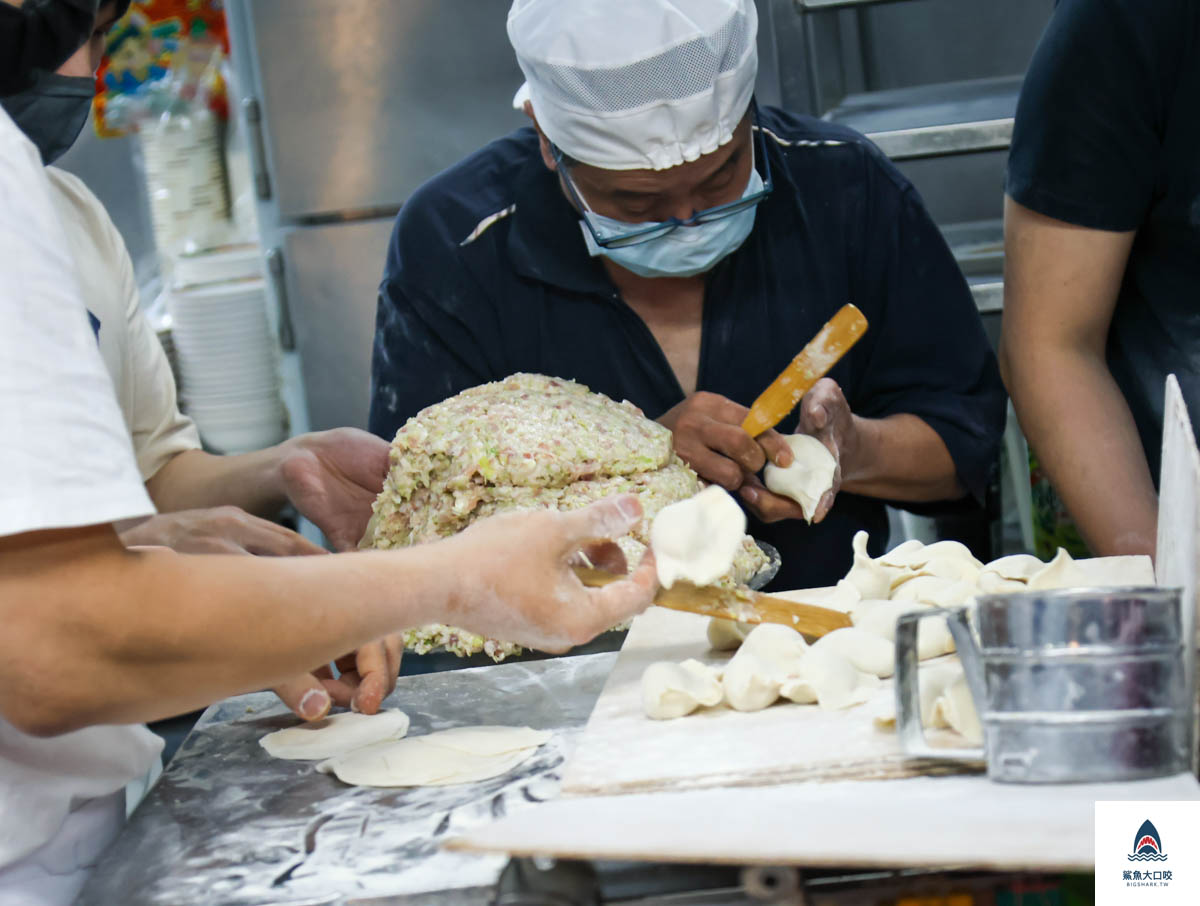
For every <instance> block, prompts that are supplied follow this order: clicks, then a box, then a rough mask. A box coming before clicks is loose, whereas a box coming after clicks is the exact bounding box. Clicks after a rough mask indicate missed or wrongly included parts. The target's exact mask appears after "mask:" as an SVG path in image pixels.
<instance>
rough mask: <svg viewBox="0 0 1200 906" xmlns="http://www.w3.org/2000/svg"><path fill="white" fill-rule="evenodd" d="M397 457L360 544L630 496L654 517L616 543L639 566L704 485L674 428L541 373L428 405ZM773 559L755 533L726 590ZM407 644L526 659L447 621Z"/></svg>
mask: <svg viewBox="0 0 1200 906" xmlns="http://www.w3.org/2000/svg"><path fill="white" fill-rule="evenodd" d="M390 457H391V466H390V469H389V472H388V476H387V478H386V480H385V481H384V485H383V490H382V492H381V493H380V494H379V497H378V499H376V501H375V506H374V513H373V515H372V517H371V522H370V524H369V525H368V527H367V532H366V535H365V536H364V537H363V540H362V542H361V544H360V545H359V546H360V547H362V548H376V549H379V550H387V549H389V548H393V547H407V546H410V545H414V544H422V543H424V542H427V541H436V540H437V539H439V538H446V537H449V536H450V535H454V534H457V533H458V532H461V531H462V530H463V529H464V528H466V527H467V526H468V525H470V524H471V523H472V522H475V521H476V520H479V519H483V518H486V517H487V516H492V515H495V514H497V513H508V512H516V511H520V510H534V509H556V510H573V509H578V508H580V507H584V506H587V505H588V504H589V503H591V502H593V501H595V500H599V499H601V498H602V497H607V496H610V495H612V494H623V493H631V494H636V495H637V496H638V498H639V499H640V500H641V503H642V509H643V510H644V511H645V518H644V519H643V520H642V522H641V523H640V524H639V525H637V526H636V527H635V528H634V530H633V531H632V532H631V533H630V534H629V535H628V536H627V537H625V538H622V539H620V541H618V544H619V545H620V546H621V548H622V550H623V551H624V553H625V557H626V559H627V560H628V561H629V565H630V567H631V568H632V567H633V566H635V565H636V564H637V562H638V560H639V559H640V558H641V555H642V552H643V551H645V549H646V546H647V545H648V544H649V526H650V522H651V521H652V520H653V518H654V515H655V514H656V513H657V512H658V511H659V510H661V509H662V508H663V507H665V506H666V505H667V504H670V503H674V502H676V501H678V500H683V499H686V498H688V497H691V496H692V495H693V494H695V493H697V492H698V491H699V490H700V489H701V488H702V487H703V486H704V485H703V483H702V482H701V481H700V479H699V477H698V476H697V475H696V473H695V472H693V471H692V470H691V469H690V468H688V466H687V465H686V464H685V463H684V462H683V461H682V460H681V459H680V458H679V457H678V456H676V455H675V453H674V452H673V450H672V445H671V432H670V430H669V429H667V428H665V427H663V426H662V425H660V424H658V423H657V422H654V421H651V420H650V419H648V418H646V417H645V416H644V415H642V413H641V411H640V410H639V409H638V408H637V407H636V406H634V405H632V404H631V403H628V402H623V403H615V402H613V401H612V400H610V399H609V398H608V397H606V396H603V395H601V394H599V393H592V392H591V391H589V390H588V389H587V387H584V386H583V385H582V384H577V383H575V382H573V381H567V380H562V379H559V378H551V377H546V376H544V375H537V374H514V375H512V376H511V377H508V378H506V379H504V380H502V381H496V382H494V383H490V384H482V385H480V386H478V387H472V388H471V389H469V390H464V391H463V392H462V393H460V394H458V395H457V396H453V397H451V398H450V399H448V400H445V401H443V402H441V403H437V404H436V405H433V406H430V407H428V408H427V409H424V410H422V411H421V412H419V413H417V415H416V416H414V417H413V418H410V419H409V420H408V422H407V423H406V424H405V425H404V426H403V427H402V428H401V429H400V430H399V431H397V432H396V438H395V440H394V441H393V442H392V449H391V454H390ZM766 562H767V558H766V557H765V555H764V554H763V553H762V551H761V550H760V549H759V548H758V546H757V545H756V544H755V543H754V541H753V539H752V538H750V537H749V536H747V537H746V538H744V539H743V542H742V549H741V550H740V551H739V552H738V555H737V557H736V559H735V560H734V565H733V569H732V570H731V571H730V573H729V574H728V575H727V576H726V577H725V578H724V579H722V580H721V582H720V584H724V585H729V586H734V585H738V584H744V583H745V582H746V581H748V580H749V579H750V578H751V577H752V576H753V575H754V574H755V573H757V572H758V571H759V570H760V569H762V568H763V566H765V565H766ZM617 628H621V627H617ZM405 645H406V646H407V647H408V648H410V649H411V650H413V651H415V652H417V653H419V654H425V653H427V652H429V651H432V650H434V649H435V648H444V649H446V650H447V651H452V652H454V653H455V654H458V655H460V656H466V655H470V654H476V653H478V652H480V651H482V652H484V653H486V654H488V655H489V656H490V657H492V658H493V659H494V660H497V661H501V660H503V659H504V658H506V657H508V656H509V655H513V654H519V653H520V652H521V647H520V646H519V645H516V644H514V643H512V642H503V641H499V640H496V639H486V638H483V637H482V636H479V635H476V634H475V633H471V632H467V631H465V630H462V629H456V628H454V627H451V626H443V625H440V624H435V625H431V626H423V627H420V628H417V629H410V630H408V631H407V632H406V633H405Z"/></svg>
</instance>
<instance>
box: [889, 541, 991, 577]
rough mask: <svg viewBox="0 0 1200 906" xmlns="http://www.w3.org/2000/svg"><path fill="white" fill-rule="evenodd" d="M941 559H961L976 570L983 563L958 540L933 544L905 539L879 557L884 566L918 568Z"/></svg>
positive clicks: (980, 567) (979, 568)
mask: <svg viewBox="0 0 1200 906" xmlns="http://www.w3.org/2000/svg"><path fill="white" fill-rule="evenodd" d="M918 545H919V546H918ZM941 559H954V560H962V561H963V562H965V563H968V564H970V565H971V566H973V567H974V568H975V571H976V572H978V571H979V570H981V569H983V564H982V563H980V562H979V561H978V560H976V559H975V555H974V554H972V553H971V550H970V548H968V547H967V546H966V545H965V544H963V543H962V542H960V541H935V542H934V543H933V544H920V542H916V543H914V542H911V541H906V542H904V544H901V545H899V546H898V547H896V548H894V549H892V550H891V551H890V552H889V553H886V554H884V555H883V556H882V557H880V558H879V560H880V562H881V563H883V564H884V565H885V566H893V567H907V568H908V569H920V568H921V567H922V566H925V565H926V564H927V563H929V562H931V561H933V560H941Z"/></svg>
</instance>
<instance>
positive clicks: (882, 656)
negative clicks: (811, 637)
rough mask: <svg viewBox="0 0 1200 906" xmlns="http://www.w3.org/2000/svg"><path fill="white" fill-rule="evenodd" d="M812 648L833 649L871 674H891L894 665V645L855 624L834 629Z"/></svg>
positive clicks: (864, 671) (858, 667)
mask: <svg viewBox="0 0 1200 906" xmlns="http://www.w3.org/2000/svg"><path fill="white" fill-rule="evenodd" d="M813 648H814V649H817V648H820V649H828V650H830V651H835V652H837V653H838V654H840V655H841V656H842V657H844V658H846V659H847V660H848V661H850V663H851V664H853V665H854V667H855V669H856V670H861V671H862V672H863V673H870V674H872V675H873V676H879V677H888V676H891V675H892V673H893V672H894V670H895V667H896V650H895V646H894V645H892V644H891V643H890V642H888V640H887V639H884V638H881V637H880V636H878V635H874V634H872V633H870V632H867V631H866V630H865V629H861V628H859V627H857V626H853V627H850V626H848V627H846V628H845V629H835V630H834V631H833V632H831V633H829V634H827V635H825V636H822V637H821V638H820V639H818V640H817V642H816V644H814V645H813Z"/></svg>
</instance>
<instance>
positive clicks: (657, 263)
mask: <svg viewBox="0 0 1200 906" xmlns="http://www.w3.org/2000/svg"><path fill="white" fill-rule="evenodd" d="M762 188H763V180H762V177H761V176H759V175H758V170H756V169H754V168H753V167H751V169H750V181H749V182H748V183H747V184H746V191H744V192H743V193H742V198H746V197H747V196H749V195H753V194H755V193H756V192H761V191H762ZM755 210H757V208H755V207H749V208H746V210H744V211H739V212H738V213H736V214H731V215H730V216H728V217H722V218H721V219H720V220H712V221H709V222H708V223H701V224H697V225H696V226H681V227H678V228H677V229H675V230H672V231H671V232H670V233H667V234H666V235H665V236H659V237H658V238H657V239H651V240H650V241H648V242H642V243H639V244H637V245H627V246H623V247H620V248H612V249H606V248H604V247H603V246H600V245H598V244H597V243H596V240H595V239H594V238H592V233H591V231H590V230H589V229H588V228H587V226H586V225H585V224H584V223H583V222H580V224H579V228H580V229H581V230H582V231H583V241H584V242H586V243H587V248H588V254H590V255H591V256H592V257H593V258H595V257H596V256H598V255H603V256H604V257H606V258H608V259H609V260H610V261H612V262H613V263H614V264H619V265H620V266H621V267H623V268H625V269H626V270H628V271H632V272H633V273H635V274H637V275H638V276H640V277H694V276H695V275H696V274H703V273H705V272H706V271H709V270H712V268H713V267H715V266H716V264H717V262H719V261H720V260H721V259H722V258H724V257H726V256H727V255H731V254H732V253H734V252H736V251H737V250H738V249H739V248H740V247H741V245H742V243H743V242H745V241H746V237H747V236H749V235H750V230H752V229H753V228H754V212H755ZM587 216H588V217H590V218H591V221H592V224H593V225H594V226H595V228H596V230H597V232H599V233H600V235H601V236H602V237H603V236H616V235H621V234H624V233H629V232H632V231H634V230H637V229H641V228H643V227H652V226H655V225H656V224H654V223H626V222H625V221H623V220H616V219H614V218H612V217H605V216H604V215H603V214H597V213H595V212H594V211H589V212H588V213H587Z"/></svg>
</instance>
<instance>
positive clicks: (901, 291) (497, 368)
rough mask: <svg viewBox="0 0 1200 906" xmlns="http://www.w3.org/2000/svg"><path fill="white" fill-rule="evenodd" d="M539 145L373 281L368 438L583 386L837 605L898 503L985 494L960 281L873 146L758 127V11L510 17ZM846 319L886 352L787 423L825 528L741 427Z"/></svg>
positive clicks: (514, 150)
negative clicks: (779, 483) (816, 463)
mask: <svg viewBox="0 0 1200 906" xmlns="http://www.w3.org/2000/svg"><path fill="white" fill-rule="evenodd" d="M508 33H509V38H510V40H511V41H512V44H513V47H514V49H515V51H516V54H517V59H518V62H519V63H520V66H521V69H522V72H523V73H524V75H525V77H526V83H525V85H523V86H522V87H521V89H520V91H518V93H517V96H516V98H515V104H516V105H517V106H519V107H522V108H523V109H524V110H525V112H526V113H527V114H528V115H529V116H530V118H531V119H532V120H533V127H532V128H526V129H522V130H519V131H517V132H515V133H513V134H511V135H509V136H506V137H504V138H502V139H499V140H497V141H495V142H493V143H492V144H490V145H488V146H487V147H485V148H483V149H482V150H480V151H478V152H476V153H475V154H474V155H472V156H471V157H469V158H467V159H466V160H464V161H462V162H461V163H459V164H457V165H456V166H454V167H452V168H450V169H449V170H447V171H446V172H444V173H442V174H440V175H439V176H437V177H435V178H434V179H433V180H431V181H430V182H428V183H427V184H426V185H424V186H422V187H421V188H420V189H419V190H418V191H417V192H416V193H414V195H413V197H412V198H411V199H410V200H409V201H408V203H407V204H406V205H405V207H404V209H403V210H402V211H401V213H400V216H399V218H398V219H397V224H396V230H395V233H394V236H393V239H392V245H391V249H390V251H389V255H388V261H387V265H386V269H385V272H384V277H383V282H382V285H381V287H380V297H379V312H378V317H377V322H376V326H377V330H376V341H375V353H374V369H373V370H374V374H373V388H372V393H373V398H372V407H371V430H372V431H374V432H375V433H377V434H379V435H381V436H383V437H391V436H392V434H393V433H394V432H395V431H396V430H397V428H399V427H400V426H401V425H403V423H404V422H405V420H406V419H407V418H409V417H410V416H412V415H414V414H415V413H416V412H418V411H419V410H420V409H421V408H423V407H424V406H427V405H429V404H430V403H433V402H435V401H437V400H440V399H442V398H444V397H446V396H449V395H451V394H454V393H456V392H458V391H460V390H462V389H463V388H465V387H468V386H472V385H474V384H478V383H482V382H485V381H489V380H495V379H497V378H500V377H503V376H505V375H507V374H510V373H512V372H515V371H532V372H542V373H548V374H554V375H558V376H562V377H568V378H572V379H575V380H578V381H581V382H583V383H585V384H587V385H589V386H590V387H591V388H592V389H594V390H598V391H600V392H603V393H605V394H607V395H609V396H611V397H614V398H616V399H622V398H624V399H629V400H631V401H632V402H634V403H635V404H637V405H638V406H640V407H641V408H642V409H643V410H645V411H646V413H647V414H648V415H650V416H651V417H653V418H657V419H659V420H660V421H661V422H663V423H664V424H666V425H668V426H669V427H671V429H672V430H673V431H674V433H675V446H676V449H677V450H678V452H679V454H680V455H681V456H682V457H683V458H684V459H685V460H687V461H688V462H689V463H690V464H691V465H692V467H693V468H695V469H696V471H697V472H698V473H699V474H700V475H701V477H703V478H705V479H707V480H708V481H712V482H715V483H718V484H721V485H723V486H724V487H726V488H727V489H729V490H730V491H734V492H736V493H737V494H738V495H739V496H740V497H741V500H742V502H743V503H744V505H745V506H746V508H747V509H748V510H749V511H750V513H751V514H752V515H753V516H755V517H757V520H758V521H757V522H756V524H755V525H754V527H753V529H752V530H753V532H754V534H755V535H756V536H758V537H759V538H763V539H765V540H769V541H772V542H773V543H774V544H775V545H776V546H777V547H779V549H780V551H781V553H782V554H783V563H784V566H783V569H782V571H781V572H780V575H779V577H778V578H777V580H776V583H777V585H779V586H780V587H784V586H786V587H799V586H813V585H824V584H829V583H830V582H831V581H833V580H835V579H836V578H838V577H840V576H841V575H842V574H843V573H844V572H845V570H846V568H847V567H848V565H849V561H850V556H851V547H850V538H851V537H852V535H853V533H854V532H855V531H857V530H859V529H866V530H867V531H869V532H870V534H871V539H872V545H873V546H874V547H875V548H876V549H879V548H881V547H882V546H883V545H884V544H885V543H886V540H887V520H886V514H885V511H884V506H883V501H884V500H891V501H899V502H902V503H904V504H906V505H917V504H921V503H925V502H931V501H940V500H946V499H954V498H958V497H962V496H963V495H965V494H966V493H968V492H970V493H973V494H975V495H976V496H980V495H982V493H983V491H984V488H985V486H986V482H987V478H988V472H989V469H990V468H991V466H992V463H993V461H994V459H995V455H996V451H997V448H998V443H999V438H1000V434H1001V431H1002V428H1003V419H1004V390H1003V387H1002V385H1001V382H1000V377H999V373H998V370H997V367H996V362H995V358H994V356H993V355H992V352H991V350H990V348H989V346H988V343H987V340H986V338H985V336H984V333H983V329H982V326H981V324H980V321H979V317H978V314H977V312H976V310H975V307H974V304H973V302H972V299H971V296H970V293H969V291H968V289H967V286H966V283H965V281H964V280H963V278H962V276H961V274H960V273H959V271H958V269H957V267H956V265H955V263H954V260H953V257H952V256H951V254H950V252H949V250H948V249H947V247H946V245H945V243H944V241H943V240H942V238H941V236H940V234H939V233H938V231H937V229H936V227H935V226H934V224H933V223H932V221H931V220H930V218H929V216H928V214H927V213H926V212H925V210H924V208H923V206H922V204H921V201H920V199H919V197H918V196H917V193H916V191H915V190H914V189H913V187H912V186H911V185H910V184H909V183H908V182H907V180H905V178H904V177H903V176H901V175H900V174H899V173H898V172H897V171H896V170H895V169H894V168H893V167H892V166H891V164H890V163H889V162H888V161H887V160H886V158H885V157H884V156H883V155H882V154H881V153H880V152H879V151H878V149H876V148H875V147H874V146H872V145H871V144H870V143H869V142H868V141H867V140H866V139H865V138H864V137H863V136H861V135H859V134H858V133H856V132H854V131H853V130H851V129H847V128H844V127H841V126H836V125H833V124H830V123H826V122H822V121H819V120H815V119H812V118H809V117H801V116H793V115H790V114H787V113H784V112H783V111H779V110H772V109H767V108H764V109H758V108H757V106H756V105H755V104H754V102H753V98H752V94H753V89H754V80H755V76H756V72H757V55H756V50H755V39H756V33H757V17H756V14H755V8H754V4H753V2H752V0H516V2H514V4H513V6H512V9H511V11H510V13H509V18H508ZM846 302H854V303H855V304H856V305H857V306H858V307H859V308H861V309H862V310H863V311H864V313H865V314H866V317H867V319H868V321H870V323H871V329H870V330H869V331H868V333H867V335H866V337H865V338H864V340H863V341H862V342H860V343H859V344H858V345H857V346H856V347H855V348H854V349H853V350H852V351H851V352H850V354H849V355H847V356H846V357H845V358H844V359H843V360H842V361H841V362H840V363H839V364H838V365H837V366H836V367H835V368H834V370H833V371H832V372H831V374H830V379H827V380H824V381H822V382H820V383H819V384H818V385H817V386H816V387H815V388H814V389H813V390H812V391H811V392H810V393H809V394H808V396H807V397H806V398H805V399H804V401H803V402H802V404H801V406H800V407H799V409H798V411H797V413H795V414H794V415H793V416H792V417H791V418H789V419H788V420H786V421H785V422H784V423H783V424H782V425H780V430H781V431H783V432H803V433H807V434H813V435H816V436H818V437H820V438H821V440H822V441H823V442H824V443H825V444H826V446H827V447H828V448H829V449H830V450H831V451H832V452H833V453H834V455H835V456H836V457H837V458H838V461H839V466H840V480H839V482H838V484H837V485H835V489H839V488H840V490H839V493H838V494H837V498H836V501H835V499H834V495H833V494H827V495H826V496H825V498H824V499H823V500H822V501H821V503H820V505H819V507H818V509H817V512H816V514H815V520H814V524H813V525H811V526H806V525H805V524H804V523H803V521H801V519H802V515H803V514H802V511H801V510H800V507H799V506H798V505H796V504H795V503H793V502H792V501H790V500H787V499H785V498H782V497H779V496H776V495H774V494H771V493H769V492H768V491H767V490H766V488H765V487H764V486H763V484H762V482H761V480H760V478H759V477H758V472H759V471H760V470H761V469H762V468H763V466H764V465H765V464H766V462H767V461H768V459H769V460H771V461H773V462H775V463H777V464H779V465H787V464H788V463H789V462H790V461H791V454H790V451H789V449H788V447H787V445H786V444H785V443H784V441H783V437H782V435H781V434H779V433H776V432H768V433H767V434H765V435H762V436H760V437H759V438H757V439H752V438H750V437H749V435H747V434H746V433H745V432H744V431H742V430H741V428H740V425H741V422H742V419H743V417H744V416H745V414H746V412H747V408H746V407H747V406H748V405H749V404H750V403H751V402H752V401H753V400H754V398H755V397H756V396H757V395H758V394H759V393H760V392H761V391H762V390H763V389H764V388H765V387H766V386H767V385H768V384H769V383H770V382H771V381H772V379H773V378H774V377H775V376H776V375H777V374H778V373H779V372H780V371H781V370H782V369H783V367H784V366H785V365H786V364H787V363H788V362H789V361H790V360H791V359H792V357H793V356H795V354H796V353H797V352H798V351H799V350H800V348H801V347H802V346H804V344H805V343H807V342H808V340H810V339H811V338H812V337H813V335H815V334H816V332H817V330H818V329H819V328H820V327H821V325H822V324H823V323H824V322H825V321H826V320H828V318H829V317H830V316H832V315H833V313H834V312H836V311H837V310H838V309H839V308H840V307H841V306H842V305H844V304H845V303H846Z"/></svg>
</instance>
